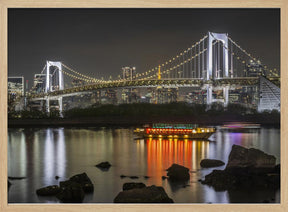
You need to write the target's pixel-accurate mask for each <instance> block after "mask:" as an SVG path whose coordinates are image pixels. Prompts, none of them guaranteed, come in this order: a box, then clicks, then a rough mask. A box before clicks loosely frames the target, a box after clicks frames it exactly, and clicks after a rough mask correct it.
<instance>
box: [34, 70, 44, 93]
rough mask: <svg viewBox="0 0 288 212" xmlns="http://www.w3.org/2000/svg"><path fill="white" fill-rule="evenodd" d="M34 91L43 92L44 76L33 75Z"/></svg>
mask: <svg viewBox="0 0 288 212" xmlns="http://www.w3.org/2000/svg"><path fill="white" fill-rule="evenodd" d="M33 86H34V90H35V92H36V93H43V92H45V86H46V74H35V75H34V85H33Z"/></svg>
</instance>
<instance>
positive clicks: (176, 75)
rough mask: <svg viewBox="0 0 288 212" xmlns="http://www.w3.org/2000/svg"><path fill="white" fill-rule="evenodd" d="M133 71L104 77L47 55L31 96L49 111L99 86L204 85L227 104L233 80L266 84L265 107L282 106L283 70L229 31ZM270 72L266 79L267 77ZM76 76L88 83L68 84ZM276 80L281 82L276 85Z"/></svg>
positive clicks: (209, 94)
mask: <svg viewBox="0 0 288 212" xmlns="http://www.w3.org/2000/svg"><path fill="white" fill-rule="evenodd" d="M133 71H134V70H131V73H130V74H128V77H125V76H123V77H122V78H121V79H116V80H112V79H110V80H103V79H98V78H94V77H92V76H88V75H85V74H82V73H81V72H78V71H76V70H74V69H72V68H70V67H68V66H67V65H65V64H63V63H61V62H52V61H47V63H46V65H45V67H44V68H43V70H42V72H41V74H39V75H41V76H42V77H43V78H44V79H45V83H42V87H40V89H39V86H38V85H37V84H36V85H35V86H34V87H33V88H32V90H31V92H30V93H31V94H30V96H29V97H30V99H31V100H45V101H46V109H47V111H49V109H50V106H49V100H51V99H57V100H58V101H59V110H60V112H61V111H62V98H63V97H66V96H73V95H79V94H81V93H84V92H92V91H95V90H101V89H113V88H126V87H127V88H129V87H130V88H133V87H136V88H137V87H173V86H174V87H175V86H176V87H200V88H201V89H203V90H206V92H207V95H206V103H207V105H210V104H212V103H213V102H217V101H222V102H223V103H224V106H227V104H228V99H229V90H230V89H231V88H233V86H234V87H235V86H249V85H253V86H257V87H258V88H260V89H261V90H260V91H259V93H260V98H261V97H262V96H264V98H263V99H262V100H261V101H259V104H261V105H259V106H258V109H259V110H265V109H269V110H271V109H278V110H280V88H279V86H280V76H279V72H278V71H277V70H276V69H269V68H268V67H267V66H266V65H264V64H262V63H261V62H260V60H259V59H257V58H255V57H253V56H252V55H251V54H249V53H248V52H247V51H246V50H245V49H243V48H242V47H241V46H240V45H238V44H237V43H236V42H235V41H233V40H232V39H231V38H230V37H229V36H228V34H226V33H213V32H208V34H207V35H205V36H204V37H203V38H201V39H200V40H199V41H197V42H196V43H194V44H193V45H191V46H190V47H189V48H187V49H185V50H184V51H182V52H180V53H179V54H177V55H176V56H174V57H172V58H170V59H168V60H167V61H165V62H162V63H161V64H159V65H157V66H156V67H154V68H151V69H150V70H147V71H145V72H142V73H134V72H133ZM264 76H265V80H261V79H262V78H263V77H264ZM71 79H72V80H78V81H81V82H83V84H82V85H81V86H67V85H68V83H67V82H68V81H69V80H70V81H71ZM264 82H265V83H264ZM272 82H273V83H272ZM274 84H276V85H278V86H276V87H275V85H274ZM64 85H65V87H66V88H64ZM214 89H216V90H219V89H220V90H221V89H222V91H223V99H221V100H219V99H215V98H213V95H212V94H213V90H214ZM272 99H273V106H271V104H272V103H271V100H272ZM275 101H276V103H275ZM278 101H279V102H278Z"/></svg>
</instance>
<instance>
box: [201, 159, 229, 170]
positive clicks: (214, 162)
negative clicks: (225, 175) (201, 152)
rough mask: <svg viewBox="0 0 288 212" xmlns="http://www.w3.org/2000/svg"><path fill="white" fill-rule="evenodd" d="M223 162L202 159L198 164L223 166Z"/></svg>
mask: <svg viewBox="0 0 288 212" xmlns="http://www.w3.org/2000/svg"><path fill="white" fill-rule="evenodd" d="M223 165H225V163H224V162H223V161H221V160H214V159H203V160H201V162H200V166H201V167H203V168H211V167H217V166H223Z"/></svg>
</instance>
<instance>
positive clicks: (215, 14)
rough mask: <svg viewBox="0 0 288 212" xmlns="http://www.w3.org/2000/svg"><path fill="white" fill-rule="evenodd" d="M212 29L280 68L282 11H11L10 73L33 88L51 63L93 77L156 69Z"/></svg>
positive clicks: (9, 25) (274, 66)
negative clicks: (125, 70) (127, 68)
mask: <svg viewBox="0 0 288 212" xmlns="http://www.w3.org/2000/svg"><path fill="white" fill-rule="evenodd" d="M208 31H212V32H226V33H228V34H229V36H230V37H231V38H232V39H233V40H234V41H236V42H237V43H238V44H239V45H240V46H242V47H243V48H244V49H246V50H247V51H248V52H249V53H251V54H252V55H253V56H255V57H257V58H259V59H261V62H262V63H263V64H266V65H267V66H268V67H269V68H277V69H278V70H279V67H280V10H279V9H9V11H8V65H9V67H8V74H9V76H24V77H25V80H26V79H28V80H29V87H31V85H32V81H33V76H34V74H36V73H40V72H41V70H42V68H43V67H44V65H45V61H46V60H51V61H62V62H63V63H64V64H66V65H68V66H69V67H71V68H73V69H75V70H77V71H79V72H82V73H83V74H86V75H89V76H93V77H97V78H100V77H104V78H105V79H108V77H109V76H110V75H112V76H113V77H114V78H115V77H116V76H118V75H119V74H120V71H121V67H123V66H136V68H137V72H144V71H146V70H148V69H150V68H154V67H155V66H157V65H158V64H159V63H161V62H164V61H166V60H167V59H170V58H171V57H173V56H175V55H176V54H178V53H179V52H181V51H183V50H184V49H187V48H188V47H190V46H191V45H192V44H194V43H195V42H196V41H198V40H199V39H200V38H202V37H203V36H204V35H205V34H207V32H208Z"/></svg>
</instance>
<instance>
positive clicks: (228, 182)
mask: <svg viewBox="0 0 288 212" xmlns="http://www.w3.org/2000/svg"><path fill="white" fill-rule="evenodd" d="M200 182H201V183H202V184H207V185H210V186H213V188H214V189H215V190H216V191H225V190H228V189H232V188H233V186H234V184H235V183H236V178H235V177H234V176H233V175H230V174H229V173H227V172H225V171H223V170H213V171H212V173H210V174H208V175H206V176H205V180H201V181H200Z"/></svg>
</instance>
